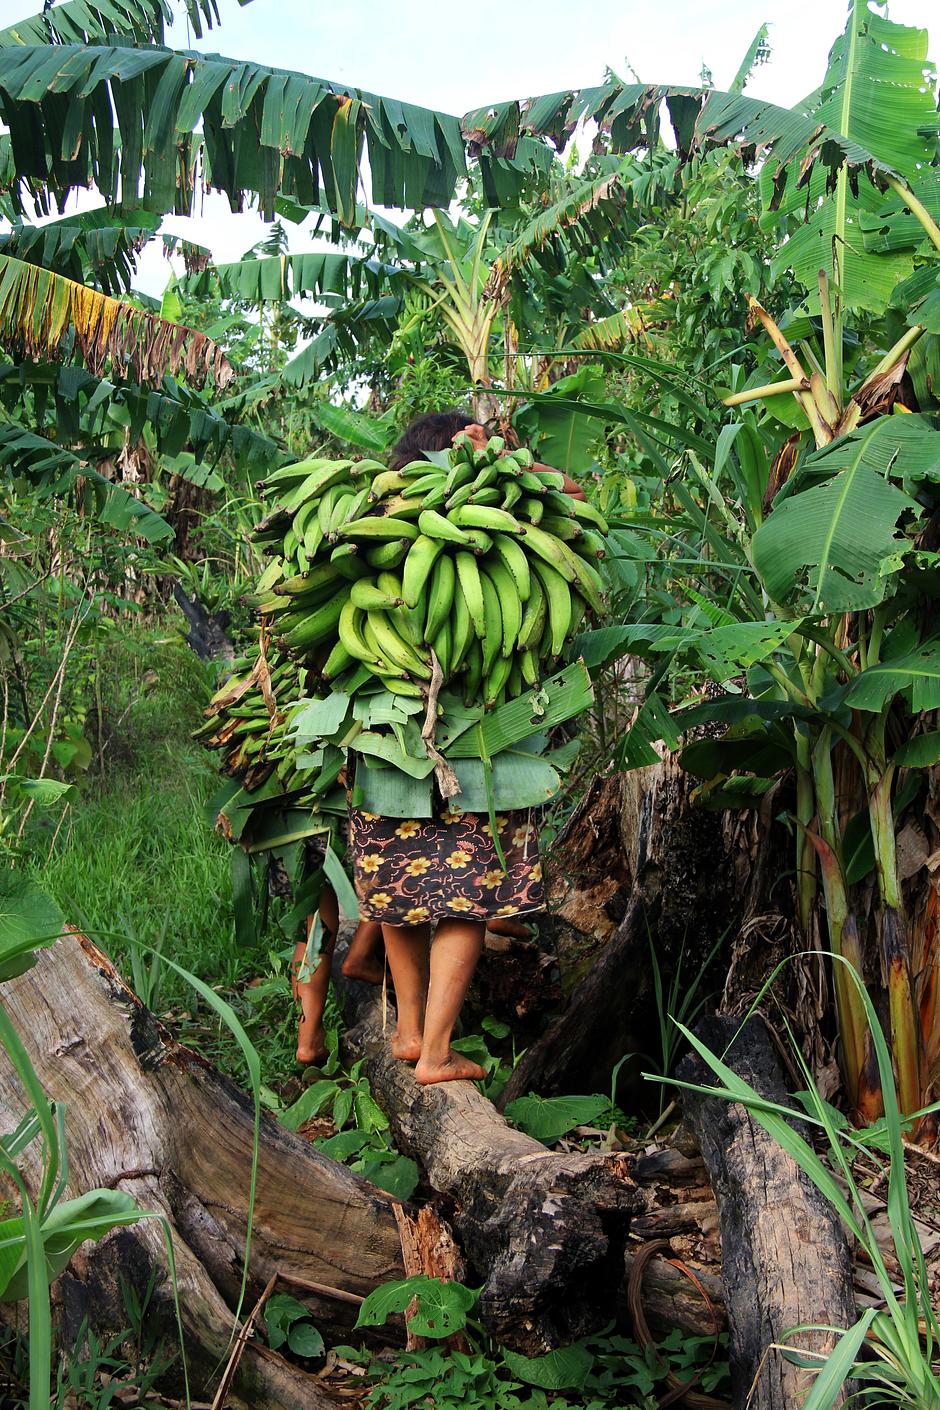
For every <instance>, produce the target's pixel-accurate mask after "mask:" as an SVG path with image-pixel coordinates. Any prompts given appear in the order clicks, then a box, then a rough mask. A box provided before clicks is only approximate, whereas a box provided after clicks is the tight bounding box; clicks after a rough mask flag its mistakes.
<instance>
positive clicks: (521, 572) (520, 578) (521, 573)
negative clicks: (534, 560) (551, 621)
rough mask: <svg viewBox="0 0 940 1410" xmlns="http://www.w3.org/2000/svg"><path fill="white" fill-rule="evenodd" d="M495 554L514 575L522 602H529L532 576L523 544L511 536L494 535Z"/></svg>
mask: <svg viewBox="0 0 940 1410" xmlns="http://www.w3.org/2000/svg"><path fill="white" fill-rule="evenodd" d="M493 552H494V553H495V554H497V555H498V557H499V558H500V560H501V561H502V562H503V563H504V564H505V565H506V567H507V568H508V569H509V571H510V573H511V574H512V579H513V582H514V583H515V585H516V591H517V592H518V594H519V600H520V602H528V600H529V594H530V592H531V591H532V574H531V573H530V572H529V560H528V558H526V556H525V549H524V548H523V547H522V544H521V543H520V542H519V540H518V539H517V538H513V537H512V535H511V534H494V535H493Z"/></svg>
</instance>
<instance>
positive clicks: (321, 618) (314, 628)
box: [284, 592, 347, 652]
mask: <svg viewBox="0 0 940 1410" xmlns="http://www.w3.org/2000/svg"><path fill="white" fill-rule="evenodd" d="M346 601H347V597H346V594H345V593H344V592H336V593H334V594H333V595H332V596H331V598H330V600H329V602H326V603H324V604H323V606H322V607H318V608H317V610H316V611H315V612H310V613H309V614H308V615H307V616H305V617H304V620H303V621H302V622H300V624H299V625H298V626H296V627H294V628H293V630H291V631H289V632H288V633H287V635H286V636H285V638H284V639H285V642H286V644H287V647H288V649H289V650H290V651H298V652H300V651H311V650H312V649H313V647H315V646H319V644H320V642H321V641H326V639H327V637H330V636H333V635H334V634H335V632H336V628H337V626H338V624H339V617H340V612H341V611H342V608H343V606H344V604H345V603H346Z"/></svg>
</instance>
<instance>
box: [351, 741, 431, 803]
mask: <svg viewBox="0 0 940 1410" xmlns="http://www.w3.org/2000/svg"><path fill="white" fill-rule="evenodd" d="M419 742H420V736H419ZM349 747H350V748H351V749H355V750H356V751H357V752H358V753H360V754H371V755H372V756H373V757H374V758H376V759H384V761H385V763H386V764H393V765H394V766H395V768H396V769H401V770H402V772H403V773H406V774H409V775H410V777H411V778H427V777H428V776H429V775H430V774H431V773H433V771H434V760H433V759H429V758H428V757H427V750H426V749H425V748H424V744H423V743H421V753H422V754H423V756H424V757H423V758H420V757H418V750H417V749H416V748H415V749H414V753H407V754H406V753H405V751H404V749H403V748H402V747H401V745H400V744H399V742H398V741H397V740H395V739H390V738H389V737H388V735H387V734H376V733H375V732H374V731H372V730H363V731H362V732H361V733H360V734H357V735H356V737H355V739H354V740H352V742H351V744H350V746H349ZM369 811H370V812H371V811H373V810H372V809H370V810H369Z"/></svg>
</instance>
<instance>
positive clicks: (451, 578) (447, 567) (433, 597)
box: [424, 553, 457, 656]
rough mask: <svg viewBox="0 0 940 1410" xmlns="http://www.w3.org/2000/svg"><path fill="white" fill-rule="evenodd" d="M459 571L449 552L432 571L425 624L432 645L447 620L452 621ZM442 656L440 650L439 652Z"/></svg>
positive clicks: (425, 632)
mask: <svg viewBox="0 0 940 1410" xmlns="http://www.w3.org/2000/svg"><path fill="white" fill-rule="evenodd" d="M456 581H457V571H456V569H455V567H454V560H453V558H451V556H450V554H449V553H442V554H441V555H440V557H439V558H438V560H437V562H436V563H435V565H434V569H433V571H432V573H431V586H430V589H429V591H428V612H427V618H426V620H425V626H424V639H425V641H427V642H429V643H430V644H431V645H432V646H433V644H434V642H435V641H436V639H437V635H438V633H439V632H440V630H441V628H442V627H443V625H444V623H445V622H449V621H450V616H451V610H452V608H453V603H454V588H455V585H456ZM438 656H440V652H438Z"/></svg>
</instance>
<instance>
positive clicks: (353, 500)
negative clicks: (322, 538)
mask: <svg viewBox="0 0 940 1410" xmlns="http://www.w3.org/2000/svg"><path fill="white" fill-rule="evenodd" d="M368 503H369V487H368V485H364V486H363V488H362V489H361V490H358V491H357V492H356V493H355V494H354V495H351V496H347V495H341V496H340V498H339V499H338V500H337V501H336V504H335V506H334V508H333V513H332V514H331V515H330V527H329V530H328V534H329V539H330V542H331V543H335V541H336V535H337V534H338V533H339V531H340V529H341V528H342V527H343V525H344V524H348V523H349V521H350V519H358V518H359V515H360V514H362V513H364V511H365V509H366V506H367V505H368Z"/></svg>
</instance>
